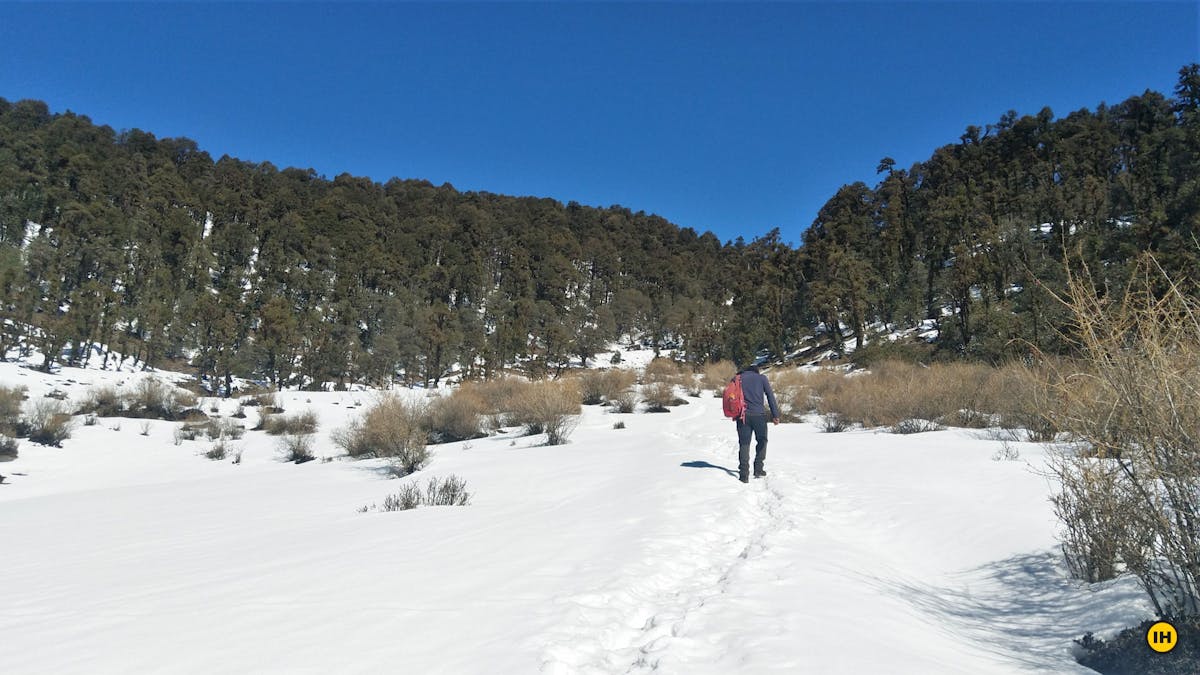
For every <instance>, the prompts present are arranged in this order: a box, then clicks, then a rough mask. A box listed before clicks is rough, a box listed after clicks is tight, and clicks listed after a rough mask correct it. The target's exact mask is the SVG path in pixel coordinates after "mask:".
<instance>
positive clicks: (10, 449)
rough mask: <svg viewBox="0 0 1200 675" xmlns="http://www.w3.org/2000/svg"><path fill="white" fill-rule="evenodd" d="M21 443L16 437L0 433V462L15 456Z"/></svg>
mask: <svg viewBox="0 0 1200 675" xmlns="http://www.w3.org/2000/svg"><path fill="white" fill-rule="evenodd" d="M20 447H21V443H20V441H18V440H17V439H15V438H13V437H11V436H7V435H5V434H0V462H7V461H10V460H13V459H16V458H17V451H18V450H19V449H20Z"/></svg>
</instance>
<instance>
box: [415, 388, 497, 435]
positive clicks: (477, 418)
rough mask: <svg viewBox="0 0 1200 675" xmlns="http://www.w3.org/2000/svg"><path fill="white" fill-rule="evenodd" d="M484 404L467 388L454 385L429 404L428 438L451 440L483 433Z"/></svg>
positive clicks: (485, 405) (485, 407)
mask: <svg viewBox="0 0 1200 675" xmlns="http://www.w3.org/2000/svg"><path fill="white" fill-rule="evenodd" d="M486 409H487V404H486V403H485V402H484V400H483V399H482V398H481V397H480V396H479V395H478V394H477V393H475V392H474V391H472V390H471V389H462V388H459V389H456V390H454V393H452V394H450V395H449V396H442V397H439V398H436V399H433V401H432V402H431V403H430V404H429V419H428V420H427V422H426V423H427V424H428V426H429V439H430V440H431V441H433V442H434V443H453V442H455V441H465V440H470V439H472V438H479V437H481V436H486V434H485V433H483V416H484V413H485V412H486Z"/></svg>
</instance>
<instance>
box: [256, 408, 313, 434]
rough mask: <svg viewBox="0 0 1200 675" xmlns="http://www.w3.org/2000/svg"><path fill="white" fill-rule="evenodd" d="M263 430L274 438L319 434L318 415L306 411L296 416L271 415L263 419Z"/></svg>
mask: <svg viewBox="0 0 1200 675" xmlns="http://www.w3.org/2000/svg"><path fill="white" fill-rule="evenodd" d="M262 428H263V431H266V432H267V433H268V434H270V435H272V436H282V435H285V434H292V435H296V434H301V435H303V434H314V433H316V432H317V414H316V413H315V412H313V411H311V410H306V411H304V412H302V413H296V414H295V415H271V416H269V417H266V418H264V419H263V421H262Z"/></svg>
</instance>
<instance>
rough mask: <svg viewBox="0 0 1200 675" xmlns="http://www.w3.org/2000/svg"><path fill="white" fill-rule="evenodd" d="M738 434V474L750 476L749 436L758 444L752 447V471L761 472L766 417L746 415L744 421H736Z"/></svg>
mask: <svg viewBox="0 0 1200 675" xmlns="http://www.w3.org/2000/svg"><path fill="white" fill-rule="evenodd" d="M737 432H738V473H740V474H741V475H743V476H746V475H749V474H750V434H751V433H753V434H754V438H755V440H757V441H758V443H757V444H756V445H755V446H754V471H755V473H760V472H762V470H763V460H765V459H766V458H767V416H766V415H746V419H745V421H742V420H738V421H737Z"/></svg>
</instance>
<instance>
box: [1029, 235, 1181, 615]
mask: <svg viewBox="0 0 1200 675" xmlns="http://www.w3.org/2000/svg"><path fill="white" fill-rule="evenodd" d="M1068 289H1069V290H1068V293H1067V295H1066V296H1065V297H1064V298H1063V301H1064V302H1065V304H1066V306H1067V307H1068V308H1069V309H1070V311H1071V314H1072V318H1073V322H1072V324H1071V325H1070V326H1069V327H1068V328H1067V330H1066V331H1065V332H1066V334H1067V337H1070V338H1073V339H1074V341H1075V344H1076V345H1077V347H1078V349H1079V351H1080V352H1081V353H1082V358H1083V360H1084V361H1085V362H1086V367H1084V368H1077V369H1063V368H1061V367H1053V366H1052V367H1051V368H1050V373H1049V376H1048V377H1047V379H1046V384H1047V387H1048V388H1049V390H1050V391H1051V392H1052V394H1053V398H1052V399H1051V400H1052V401H1056V402H1057V405H1054V406H1052V407H1050V408H1048V414H1049V416H1050V417H1051V419H1052V421H1053V423H1054V424H1055V425H1056V426H1057V427H1058V428H1060V429H1062V430H1063V431H1064V432H1065V434H1066V435H1067V436H1068V437H1070V438H1072V439H1074V440H1075V442H1076V443H1078V444H1079V445H1081V446H1082V447H1084V448H1085V449H1086V452H1077V451H1070V450H1067V451H1063V452H1061V453H1060V455H1059V457H1058V461H1057V462H1056V464H1055V466H1054V469H1055V475H1056V477H1057V478H1058V479H1059V481H1060V483H1061V485H1062V488H1063V492H1062V493H1061V494H1060V495H1058V497H1057V498H1056V500H1055V506H1056V510H1057V512H1058V513H1059V517H1060V518H1061V519H1062V521H1063V524H1064V533H1063V549H1064V552H1065V553H1066V554H1067V558H1068V560H1070V561H1073V562H1072V567H1074V568H1075V569H1077V570H1079V571H1081V576H1084V577H1085V578H1087V577H1090V576H1091V577H1095V576H1104V575H1106V574H1111V573H1115V572H1116V571H1121V570H1124V571H1128V572H1129V573H1131V574H1133V575H1135V576H1136V577H1137V578H1138V581H1139V582H1140V583H1141V586H1142V588H1144V589H1145V590H1146V592H1147V594H1148V595H1149V596H1150V600H1151V602H1152V603H1153V604H1154V607H1155V610H1156V612H1157V613H1158V615H1159V616H1174V617H1194V616H1198V615H1200V564H1197V552H1198V551H1200V521H1198V520H1197V519H1196V514H1197V513H1200V491H1197V489H1196V485H1197V482H1198V481H1200V445H1198V444H1197V441H1196V430H1197V429H1200V300H1197V298H1195V297H1194V296H1191V295H1189V294H1187V293H1185V292H1184V291H1183V290H1182V289H1180V288H1179V287H1178V286H1177V285H1176V284H1175V283H1174V282H1173V281H1172V280H1171V279H1169V278H1167V276H1166V274H1165V273H1164V272H1163V271H1162V269H1161V268H1160V267H1159V266H1158V264H1157V262H1156V261H1155V260H1154V259H1153V258H1152V257H1146V258H1144V259H1143V260H1141V261H1140V262H1139V266H1138V267H1137V268H1136V270H1135V273H1134V275H1133V277H1132V281H1131V284H1130V288H1129V289H1128V290H1127V291H1126V292H1125V294H1124V295H1122V296H1113V295H1104V296H1101V295H1100V294H1098V293H1097V292H1096V289H1095V288H1094V287H1093V286H1092V284H1091V283H1090V281H1089V280H1088V279H1086V278H1082V279H1081V278H1071V279H1070V283H1069V286H1068ZM1114 558H1115V560H1114Z"/></svg>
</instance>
